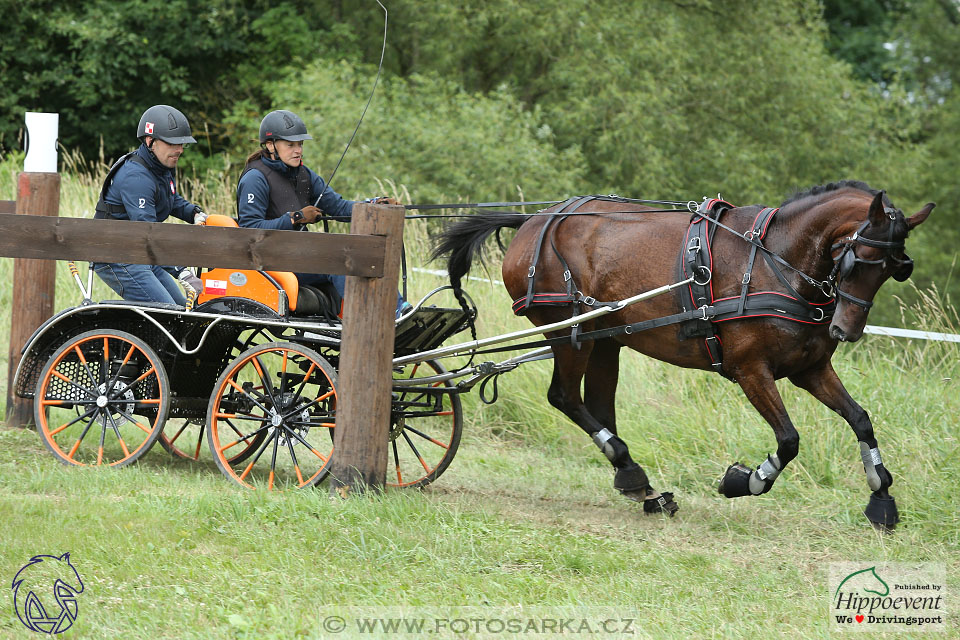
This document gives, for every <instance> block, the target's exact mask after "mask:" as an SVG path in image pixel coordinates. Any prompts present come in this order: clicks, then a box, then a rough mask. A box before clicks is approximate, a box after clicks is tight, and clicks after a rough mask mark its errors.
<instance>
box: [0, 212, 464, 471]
mask: <svg viewBox="0 0 960 640" xmlns="http://www.w3.org/2000/svg"><path fill="white" fill-rule="evenodd" d="M208 224H217V225H220V226H233V225H235V223H233V221H232V219H231V218H228V217H226V216H210V219H209V220H208ZM70 268H71V271H72V273H73V275H74V277H75V279H76V280H77V283H78V284H79V285H80V289H81V291H82V292H83V295H84V298H85V299H84V301H83V303H82V304H80V305H79V306H76V307H72V308H69V309H66V310H64V311H62V312H60V313H58V314H56V315H55V316H54V317H52V318H51V319H50V320H48V321H47V322H46V323H44V324H43V325H42V326H41V327H40V328H39V329H37V330H36V332H34V334H33V336H32V337H31V338H30V339H29V341H28V342H27V344H26V346H25V347H24V350H23V357H22V358H21V361H20V364H19V366H18V369H17V375H16V383H15V384H16V393H17V395H19V396H20V397H24V398H33V399H34V419H35V422H36V425H37V430H38V432H39V433H40V436H41V439H42V440H43V442H44V444H45V445H46V447H47V448H48V449H49V450H50V451H51V452H52V453H53V454H54V455H55V456H56V457H57V458H58V459H59V460H60V461H62V462H63V463H65V464H71V465H81V466H83V465H111V466H125V465H128V464H131V463H133V462H135V461H136V460H138V459H140V458H141V457H142V456H143V455H144V454H145V453H146V452H147V451H149V450H150V448H151V447H152V446H153V445H154V444H155V443H156V442H157V441H159V442H160V444H161V445H162V446H163V448H164V449H166V450H167V451H169V452H170V453H171V454H173V455H174V456H177V457H181V458H192V459H197V458H199V457H200V454H201V450H202V449H203V448H204V446H205V444H206V445H208V446H209V449H210V451H211V452H212V454H213V458H214V460H215V461H216V463H217V465H218V466H219V468H220V469H221V470H222V471H223V473H224V474H225V475H226V476H227V477H228V478H230V479H232V480H233V481H235V482H236V483H238V484H240V485H243V486H246V487H257V486H261V485H262V486H265V487H269V488H284V487H290V486H297V487H309V486H313V485H316V484H317V483H319V482H320V481H321V480H323V479H324V477H325V476H326V475H327V473H328V471H329V467H330V460H331V456H332V452H333V428H334V425H335V422H336V407H337V368H338V366H339V358H340V345H341V341H340V336H341V328H342V327H341V324H340V321H339V318H338V317H337V313H336V311H337V308H336V306H335V305H337V302H338V301H336V299H335V296H336V293H335V292H334V291H332V287H331V290H330V291H321V290H317V289H313V288H307V287H298V285H297V279H296V277H295V276H294V275H293V274H291V273H287V272H274V271H270V272H267V271H251V270H237V269H232V270H231V269H212V270H209V271H206V272H203V273H202V274H201V277H202V279H203V281H204V282H205V285H206V286H205V290H204V292H202V293H200V295H199V297H196V300H194V299H193V297H191V299H190V300H188V305H187V307H180V306H177V305H167V304H151V303H132V302H126V301H104V302H98V303H94V302H93V301H92V300H91V299H90V291H91V287H92V271H91V273H90V276H89V277H88V279H87V285H86V286H83V283H82V280H81V279H80V277H79V273H78V271H77V268H76V266H75V265H73V263H71V264H70ZM446 288H448V287H441V288H439V289H436V290H434V291H433V292H431V293H430V294H428V295H427V296H426V297H425V298H424V299H423V300H422V301H421V302H420V303H419V304H418V305H416V306H415V307H414V308H413V309H412V310H409V311H408V312H407V313H405V314H404V315H403V316H402V317H401V318H399V319H398V320H397V322H396V338H395V352H396V354H397V355H398V356H404V355H409V354H412V353H416V352H418V351H425V350H430V349H433V348H435V347H437V346H438V345H440V344H441V343H442V342H443V341H444V340H446V339H447V338H449V337H450V336H452V335H454V334H455V333H458V332H459V331H462V330H463V329H465V328H466V327H467V326H468V324H469V323H470V322H471V321H472V319H473V317H474V316H475V315H476V309H475V307H473V305H472V303H471V304H468V306H466V307H464V308H438V307H436V306H432V305H429V306H428V305H427V304H426V303H427V302H428V301H430V300H431V299H435V298H434V296H435V295H436V294H437V293H439V292H440V291H442V290H443V289H446ZM194 302H195V303H196V304H195V305H194ZM444 373H445V369H444V368H443V366H442V365H441V364H440V363H439V362H437V361H436V360H432V359H427V360H418V361H417V362H414V363H411V364H407V365H398V366H396V367H395V368H394V378H395V380H396V382H395V384H396V385H397V386H395V388H394V391H393V400H392V407H391V425H390V435H389V437H390V441H391V445H390V447H389V450H390V461H389V463H388V483H389V484H390V485H393V486H403V487H418V486H423V485H426V484H428V483H429V482H431V481H433V480H435V479H436V478H437V477H438V476H439V475H440V474H442V473H443V471H444V470H445V469H446V468H447V466H448V465H449V464H450V462H451V460H452V459H453V457H454V456H455V455H456V451H457V447H458V444H459V441H460V433H461V429H462V426H463V409H462V406H461V403H460V399H459V397H458V395H457V393H456V391H457V388H456V387H455V386H454V385H453V384H452V383H450V382H448V381H444V380H439V381H438V380H436V379H434V378H435V377H436V376H441V375H442V374H444ZM421 381H423V382H421ZM400 385H403V386H400ZM204 440H206V443H205V442H204Z"/></svg>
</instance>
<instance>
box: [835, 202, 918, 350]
mask: <svg viewBox="0 0 960 640" xmlns="http://www.w3.org/2000/svg"><path fill="white" fill-rule="evenodd" d="M933 207H934V204H933V203H932V202H930V203H928V204H927V205H926V206H925V207H924V208H923V209H921V210H920V211H918V212H917V213H916V214H914V215H913V216H911V217H909V218H906V217H904V215H903V212H902V211H900V210H899V209H897V208H896V207H894V206H893V205H892V204H891V203H890V201H889V200H888V199H887V197H886V195H885V194H884V192H883V191H880V192H879V193H877V194H876V196H874V198H873V200H872V202H871V203H870V209H869V211H868V212H867V219H866V220H864V221H863V222H861V223H860V224H859V226H858V227H857V229H856V231H854V232H853V234H852V235H850V236H849V237H847V238H844V239H843V240H841V241H840V242H838V243H837V244H835V245H833V249H834V250H836V251H839V253H837V254H836V255H835V256H834V262H835V265H834V268H833V272H832V273H831V274H830V280H829V284H830V285H831V286H832V287H833V289H834V291H835V292H836V297H837V310H836V313H834V316H833V321H832V322H831V323H830V337H832V338H834V339H835V340H842V341H847V342H855V341H856V340H859V339H860V337H861V336H862V335H863V328H864V326H865V325H866V324H867V313H868V312H869V310H870V307H871V306H873V297H874V296H875V295H876V294H877V291H878V290H879V289H880V286H881V285H882V284H883V283H884V282H886V280H887V278H889V277H891V276H893V278H894V279H895V280H899V281H901V282H902V281H904V280H906V279H907V278H909V277H910V274H911V273H912V272H913V260H911V259H910V258H909V257H908V256H907V254H906V253H904V240H905V239H906V237H907V234H908V233H909V232H910V230H911V229H913V228H914V227H916V226H917V225H918V224H920V223H921V222H923V221H924V220H926V219H927V216H929V215H930V212H931V211H933Z"/></svg>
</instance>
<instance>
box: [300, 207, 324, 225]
mask: <svg viewBox="0 0 960 640" xmlns="http://www.w3.org/2000/svg"><path fill="white" fill-rule="evenodd" d="M298 213H300V215H301V216H303V217H302V218H301V219H300V220H299V224H309V223H311V222H316V221H317V220H318V219H320V217H321V216H322V215H323V212H322V211H320V209H317V208H316V207H314V206H312V205H307V206H306V207H304V208H303V209H300V211H299V212H298Z"/></svg>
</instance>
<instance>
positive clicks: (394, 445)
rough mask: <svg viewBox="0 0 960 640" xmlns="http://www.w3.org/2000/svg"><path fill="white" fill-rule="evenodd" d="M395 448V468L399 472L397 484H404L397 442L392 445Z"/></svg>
mask: <svg viewBox="0 0 960 640" xmlns="http://www.w3.org/2000/svg"><path fill="white" fill-rule="evenodd" d="M390 446H391V447H392V448H393V467H394V468H395V469H396V470H397V484H403V476H402V475H400V455H399V454H398V453H397V441H396V440H394V441H393V442H391V443H390Z"/></svg>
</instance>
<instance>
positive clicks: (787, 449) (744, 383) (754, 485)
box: [719, 363, 800, 498]
mask: <svg viewBox="0 0 960 640" xmlns="http://www.w3.org/2000/svg"><path fill="white" fill-rule="evenodd" d="M737 381H738V382H739V383H740V388H741V389H743V393H744V394H745V395H746V396H747V399H748V400H750V402H751V404H753V406H754V408H756V410H757V411H758V412H760V415H762V416H763V417H764V419H765V420H766V421H767V422H768V423H769V424H770V426H771V427H773V433H774V434H775V435H776V437H777V452H776V453H775V454H773V455H768V456H767V459H766V460H764V461H763V462H762V463H761V464H760V466H758V467H757V468H756V469H751V468H750V467H748V466H746V465H742V464H740V463H739V462H735V463H733V464H732V465H730V466H729V467H728V468H727V472H726V473H725V474H724V476H723V478H722V479H721V480H720V487H719V491H720V493H722V494H723V495H725V496H727V497H728V498H738V497H740V496H751V495H752V496H757V495H760V494H761V493H766V492H767V491H769V490H770V487H772V486H773V483H774V481H775V480H776V479H777V476H779V475H780V472H781V471H783V469H784V467H786V466H787V464H788V463H789V462H790V461H791V460H793V459H794V458H796V457H797V451H799V449H800V434H798V433H797V430H796V429H795V428H794V426H793V422H791V420H790V416H789V415H787V410H786V408H785V407H784V406H783V399H782V398H781V397H780V392H779V391H777V385H776V383H775V380H774V376H773V373H772V371H771V370H770V368H769V367H768V366H767V365H766V364H763V363H758V364H756V365H755V366H753V367H751V368H750V369H748V370H741V371H740V372H739V373H738V375H737Z"/></svg>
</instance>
